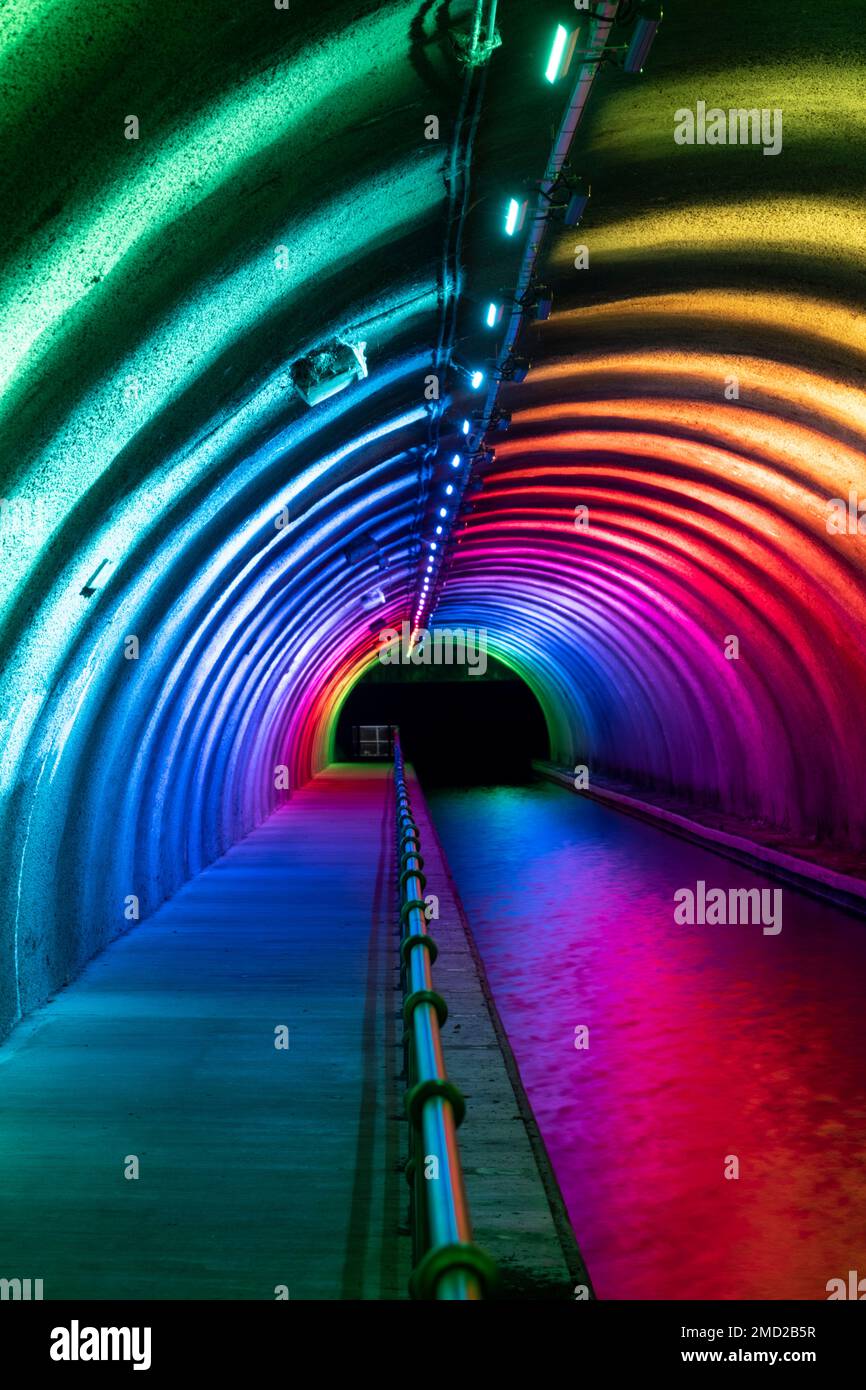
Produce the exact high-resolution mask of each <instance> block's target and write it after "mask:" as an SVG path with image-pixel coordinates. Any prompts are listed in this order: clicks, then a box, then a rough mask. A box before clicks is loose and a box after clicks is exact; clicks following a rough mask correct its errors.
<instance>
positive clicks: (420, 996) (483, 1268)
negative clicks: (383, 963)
mask: <svg viewBox="0 0 866 1390" xmlns="http://www.w3.org/2000/svg"><path fill="white" fill-rule="evenodd" d="M394 784H395V790H396V807H397V812H396V814H397V857H398V863H399V865H400V926H401V941H400V960H401V967H402V968H401V981H402V986H403V1024H404V1032H403V1046H404V1054H405V1068H406V1078H407V1082H408V1089H407V1091H406V1112H407V1114H408V1117H409V1135H410V1138H409V1160H408V1162H407V1164H406V1177H407V1180H408V1182H409V1190H410V1193H411V1197H410V1206H411V1217H412V1221H411V1224H412V1237H413V1271H412V1277H411V1279H410V1290H411V1293H412V1296H413V1297H414V1298H426V1299H450V1300H467V1301H477V1300H480V1299H483V1298H485V1297H487V1296H489V1295H490V1293H491V1292H492V1291H493V1289H494V1288H495V1285H496V1282H497V1278H498V1275H497V1270H496V1266H495V1264H494V1263H493V1261H492V1260H491V1259H490V1258H489V1256H487V1255H485V1253H484V1251H483V1250H481V1249H479V1247H478V1246H477V1245H475V1244H474V1243H473V1241H472V1224H471V1221H470V1217H469V1203H468V1201H467V1198H466V1187H465V1184H464V1181H463V1170H462V1168H461V1165H460V1152H459V1148H458V1144H457V1127H458V1125H459V1124H460V1121H461V1120H462V1119H463V1115H464V1112H465V1109H466V1105H465V1102H464V1100H463V1097H462V1095H461V1094H460V1092H459V1091H458V1089H457V1087H456V1086H454V1085H453V1084H452V1083H451V1082H450V1081H449V1080H448V1074H447V1072H446V1070H445V1059H444V1057H443V1054H442V1039H441V1036H440V1028H441V1025H442V1024H443V1023H444V1022H445V1019H446V1018H447V1016H448V1010H447V1007H446V1004H445V1000H444V999H443V998H442V996H441V995H440V994H437V993H436V991H435V990H434V988H433V971H432V966H433V962H434V960H435V959H436V954H437V948H436V943H435V941H434V940H433V938H432V936H431V935H430V933H429V932H428V931H427V918H426V916H425V912H424V908H425V906H426V903H425V900H424V897H423V893H424V888H425V887H426V884H427V880H426V878H425V876H424V873H423V865H424V860H423V858H422V856H421V836H420V833H419V831H418V826H417V823H416V822H415V819H414V817H413V815H412V802H411V798H410V796H409V790H408V787H407V785H406V770H405V766H404V763H403V752H402V749H401V747H400V736H399V733H395V736H394Z"/></svg>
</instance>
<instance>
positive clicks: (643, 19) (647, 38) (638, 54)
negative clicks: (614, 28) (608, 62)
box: [622, 0, 662, 74]
mask: <svg viewBox="0 0 866 1390" xmlns="http://www.w3.org/2000/svg"><path fill="white" fill-rule="evenodd" d="M661 22H662V7H661V4H660V3H657V0H642V3H641V4H639V5H638V10H637V19H636V21H635V26H634V29H633V30H632V35H631V39H630V40H629V45H628V48H627V49H626V51H625V56H624V58H623V60H622V70H623V72H628V73H632V74H634V73H639V72H642V71H643V66H644V63H645V62H646V60H647V58H648V57H649V52H650V49H651V48H652V46H653V40H654V39H655V36H656V31H657V29H658V27H659V25H660V24H661Z"/></svg>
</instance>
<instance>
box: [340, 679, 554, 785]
mask: <svg viewBox="0 0 866 1390" xmlns="http://www.w3.org/2000/svg"><path fill="white" fill-rule="evenodd" d="M388 724H390V725H398V726H399V728H400V737H401V740H402V744H403V751H404V754H405V757H406V759H407V761H409V762H411V763H413V764H414V765H415V769H416V771H417V773H418V776H419V777H420V779H421V782H422V784H423V785H424V786H427V787H429V786H467V785H472V786H481V785H491V784H496V785H501V784H503V783H508V784H517V783H521V782H528V781H530V780H531V778H532V775H533V774H532V766H531V764H532V759H533V758H548V757H549V756H550V753H549V745H548V737H547V726H546V723H545V720H544V715H543V714H542V712H541V706H540V705H539V703H538V701H537V700H536V698H535V696H534V695H533V693H532V691H531V690H530V689H529V686H528V685H527V684H526V683H525V682H524V681H522V680H521V679H520V678H519V677H518V676H515V674H514V672H513V671H511V670H510V669H509V668H508V667H507V666H505V665H503V664H502V663H501V662H499V661H494V660H493V659H492V658H491V657H488V660H487V669H486V671H485V673H484V674H483V675H478V674H474V675H473V674H470V669H469V668H467V667H465V666H463V667H460V666H435V665H431V666H428V667H416V666H411V665H405V666H404V665H400V666H383V665H381V664H380V663H379V662H377V663H376V665H375V666H374V667H372V668H371V669H370V670H369V671H368V672H367V674H366V675H365V676H363V677H362V678H361V680H359V681H358V683H357V685H356V686H355V687H354V689H353V690H352V691H351V692H350V694H349V696H348V698H347V699H346V702H345V704H344V705H343V708H342V710H341V712H340V716H339V719H338V722H337V732H336V740H335V756H336V758H337V760H338V761H341V762H342V761H347V762H351V761H355V760H356V759H357V758H358V756H359V755H358V751H357V750H358V733H357V732H356V731H357V730H358V729H359V728H361V727H362V726H370V725H388Z"/></svg>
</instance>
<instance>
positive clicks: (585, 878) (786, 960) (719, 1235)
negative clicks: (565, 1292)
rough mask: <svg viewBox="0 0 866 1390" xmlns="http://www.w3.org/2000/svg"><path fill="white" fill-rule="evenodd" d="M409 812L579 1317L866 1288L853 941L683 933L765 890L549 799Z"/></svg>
mask: <svg viewBox="0 0 866 1390" xmlns="http://www.w3.org/2000/svg"><path fill="white" fill-rule="evenodd" d="M428 799H429V803H430V807H431V810H432V812H433V815H434V819H435V822H436V826H437V829H438V831H439V835H440V837H441V839H442V842H443V845H444V847H445V851H446V854H447V856H448V859H449V862H450V865H451V868H452V872H453V874H454V877H455V879H456V882H457V885H458V888H459V890H460V894H461V896H462V899H463V902H464V905H465V907H466V911H467V913H468V915H469V918H470V921H471V924H472V929H473V932H474V935H475V938H476V941H477V944H478V947H479V949H480V951H481V954H482V957H483V959H484V963H485V967H486V969H487V973H488V976H489V979H490V983H491V986H492V989H493V992H494V995H495V999H496V1003H497V1006H498V1009H499V1013H500V1015H501V1018H502V1021H503V1024H504V1026H505V1028H506V1031H507V1033H508V1036H509V1039H510V1041H511V1046H512V1048H513V1051H514V1055H515V1057H516V1060H517V1064H518V1066H519V1068H520V1072H521V1076H522V1078H523V1083H524V1086H525V1088H526V1091H527V1094H528V1097H529V1100H530V1103H531V1105H532V1107H533V1110H534V1112H535V1115H536V1118H537V1120H538V1122H539V1125H540V1127H541V1131H542V1134H543V1136H544V1140H545V1143H546V1146H547V1149H548V1153H549V1154H550V1158H551V1160H552V1163H553V1166H554V1169H555V1171H556V1175H557V1178H558V1180H559V1184H560V1187H561V1189H562V1193H563V1196H564V1198H565V1202H566V1204H567V1207H568V1211H569V1214H570V1217H571V1221H572V1225H573V1227H574V1230H575V1234H576V1236H577V1239H578V1243H579V1244H580V1247H581V1250H582V1253H583V1255H584V1258H585V1259H586V1261H587V1264H588V1267H589V1270H590V1274H591V1277H592V1279H593V1282H594V1285H595V1289H596V1292H597V1294H598V1296H599V1297H600V1298H631V1299H679V1298H686V1299H711V1298H723V1299H747V1298H754V1299H781V1298H795V1299H826V1297H827V1288H826V1286H827V1282H828V1280H830V1279H834V1278H842V1279H844V1280H845V1281H846V1282H847V1279H848V1271H849V1270H852V1269H856V1270H858V1271H859V1277H860V1278H866V1181H864V1176H866V921H861V920H858V919H856V918H854V917H851V916H849V915H847V914H845V913H843V912H841V911H839V910H836V909H834V908H832V907H831V906H829V905H825V904H823V903H821V902H820V901H818V900H816V899H812V898H810V897H808V896H805V895H803V894H799V893H797V892H795V891H794V890H793V889H790V888H787V887H783V893H782V899H781V909H782V919H781V922H782V929H781V931H779V932H778V933H776V934H769V933H765V931H764V929H763V926H762V924H761V923H760V922H758V923H757V924H751V923H748V924H746V923H739V924H732V925H687V924H682V925H681V924H679V923H677V922H676V921H675V920H674V906H675V900H674V894H675V893H677V892H678V890H681V889H685V888H690V889H691V890H693V891H698V890H697V884H698V882H699V881H701V880H702V881H703V882H704V884H705V885H706V893H709V892H710V890H711V889H713V888H721V889H724V890H730V889H749V888H765V889H768V890H773V889H777V888H779V887H780V885H779V883H778V882H777V881H775V880H771V879H769V878H764V877H763V876H761V875H758V874H754V873H751V872H749V871H748V870H746V869H744V868H742V867H740V866H739V865H737V864H735V863H733V862H731V861H729V860H726V859H724V858H722V857H720V856H718V855H715V854H712V853H710V852H708V851H705V850H702V849H699V848H698V847H696V846H693V845H690V844H689V843H687V842H686V841H683V840H679V839H676V838H674V837H672V836H670V835H666V834H665V833H663V832H662V831H659V830H655V829H653V828H652V827H651V826H648V825H646V824H644V823H642V822H640V821H637V820H634V819H632V818H630V817H628V816H624V815H622V814H619V813H617V812H615V811H611V810H608V809H607V808H605V807H603V806H601V805H599V804H598V803H597V802H593V801H590V800H588V799H586V798H584V797H579V796H576V795H574V794H573V793H571V792H569V791H567V790H565V789H561V788H558V787H556V786H553V785H552V784H550V783H546V782H538V783H534V784H531V785H529V786H519V787H500V788H474V789H472V790H448V789H445V790H438V791H431V792H430V794H429V798H428ZM681 900H682V899H678V900H677V901H681ZM765 901H769V900H768V899H765ZM584 1029H585V1030H588V1035H586V1034H584V1033H583V1032H581V1031H580V1030H584ZM576 1030H577V1031H576ZM582 1042H586V1044H587V1045H586V1046H577V1045H576V1044H580V1043H582ZM445 1045H446V1059H447V1029H446V1036H445ZM466 1123H471V1114H470V1115H469V1116H467V1121H466ZM735 1161H736V1162H735ZM737 1169H738V1172H739V1176H738V1177H733V1176H730V1177H729V1176H726V1174H733V1173H734V1172H735V1171H737ZM863 1287H864V1289H866V1284H864V1286H863Z"/></svg>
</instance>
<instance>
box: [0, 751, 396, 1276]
mask: <svg viewBox="0 0 866 1390" xmlns="http://www.w3.org/2000/svg"><path fill="white" fill-rule="evenodd" d="M393 839H394V833H393V802H392V792H391V781H390V775H389V774H388V770H387V769H385V768H383V767H336V768H333V769H331V770H329V771H328V772H327V773H325V774H323V775H322V776H320V777H318V778H316V780H315V781H314V782H312V783H311V784H310V785H308V786H307V787H305V788H304V789H303V790H301V791H299V792H297V793H296V794H295V795H294V796H293V798H292V800H291V802H290V803H288V805H287V806H286V807H285V808H284V809H283V810H281V811H279V812H277V813H276V814H275V815H274V816H273V817H271V819H270V820H268V821H267V823H266V824H265V825H263V826H262V827H261V828H260V829H258V830H257V831H255V832H254V833H253V834H252V835H250V836H249V837H248V838H247V839H246V840H244V841H243V842H242V843H240V844H238V845H236V846H235V847H234V848H233V849H232V850H231V851H230V852H229V853H228V854H227V855H226V856H225V857H224V858H223V859H221V860H219V861H218V862H217V863H216V864H214V865H213V866H212V867H210V868H209V869H207V870H205V872H204V873H202V874H200V875H198V877H197V878H195V879H193V880H192V881H191V882H189V883H188V884H186V885H185V887H184V888H183V889H182V890H181V891H180V892H179V893H178V894H177V895H176V896H175V897H174V898H173V899H172V900H171V901H170V902H168V903H167V904H165V906H164V907H163V908H162V909H161V910H160V911H159V912H157V913H156V914H155V915H154V916H153V917H151V918H149V919H148V920H147V921H146V922H144V923H142V924H141V925H140V926H138V927H136V928H135V930H133V931H131V932H130V933H129V934H128V935H126V936H124V937H122V938H121V939H119V940H118V941H116V942H114V943H113V944H112V945H111V946H110V947H109V948H108V950H106V951H105V952H104V953H103V954H102V955H100V956H99V957H97V958H96V959H95V960H94V961H92V962H91V963H90V965H89V966H88V967H87V969H86V970H85V972H84V973H83V975H81V976H80V977H79V979H78V980H76V981H75V982H74V983H73V984H72V985H70V986H69V987H68V988H67V989H65V990H64V991H63V992H62V993H61V994H60V995H59V996H58V997H57V998H56V999H55V1000H54V1001H53V1002H52V1003H50V1004H49V1005H47V1006H46V1007H44V1008H43V1009H41V1010H40V1011H39V1013H38V1014H36V1015H33V1016H32V1017H31V1018H30V1019H29V1020H27V1021H25V1023H24V1024H23V1025H22V1026H21V1027H20V1028H19V1029H17V1030H16V1032H15V1033H13V1034H12V1036H11V1038H10V1039H9V1040H8V1041H7V1043H6V1045H5V1046H4V1047H2V1048H0V1111H2V1124H0V1278H32V1279H43V1280H44V1296H45V1298H46V1299H52V1298H73V1297H74V1298H100V1299H109V1298H157V1299H163V1298H164V1299H168V1298H225V1299H228V1298H247V1299H273V1298H274V1297H275V1293H274V1290H275V1288H276V1287H277V1286H278V1285H286V1286H288V1290H289V1296H290V1297H291V1298H292V1299H310V1298H315V1299H338V1298H360V1297H364V1298H377V1299H378V1298H392V1297H404V1296H405V1290H406V1282H407V1279H408V1274H409V1261H410V1245H411V1242H410V1240H409V1238H408V1236H406V1235H401V1234H400V1233H399V1226H400V1223H401V1221H404V1220H405V1206H406V1185H405V1180H404V1178H403V1176H402V1174H401V1173H400V1172H399V1171H398V1164H399V1160H400V1157H401V1149H403V1148H404V1145H405V1125H402V1127H401V1125H400V1123H398V1121H397V1119H396V1116H397V1115H399V1114H400V1113H401V1111H402V1086H401V1083H400V1081H399V1078H398V1075H397V1072H398V1070H399V1062H398V1061H397V1059H398V1057H399V1048H398V1045H397V1043H398V1039H397V1032H398V1022H397V1010H398V997H397V994H396V993H395V992H394V991H395V990H396V989H397V988H398V985H399V978H398V968H397V952H396V947H395V941H394V925H395V923H394V891H395V890H394V864H393ZM279 1025H285V1026H286V1027H287V1028H288V1029H289V1043H290V1045H289V1049H288V1050H287V1051H284V1050H283V1051H281V1050H277V1049H276V1048H275V1046H274V1037H275V1034H274V1030H275V1028H277V1027H278V1026H279ZM130 1155H134V1156H136V1157H137V1158H138V1161H139V1165H140V1169H139V1171H140V1176H139V1177H138V1178H137V1179H128V1178H126V1177H124V1169H125V1167H126V1166H127V1156H130Z"/></svg>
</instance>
